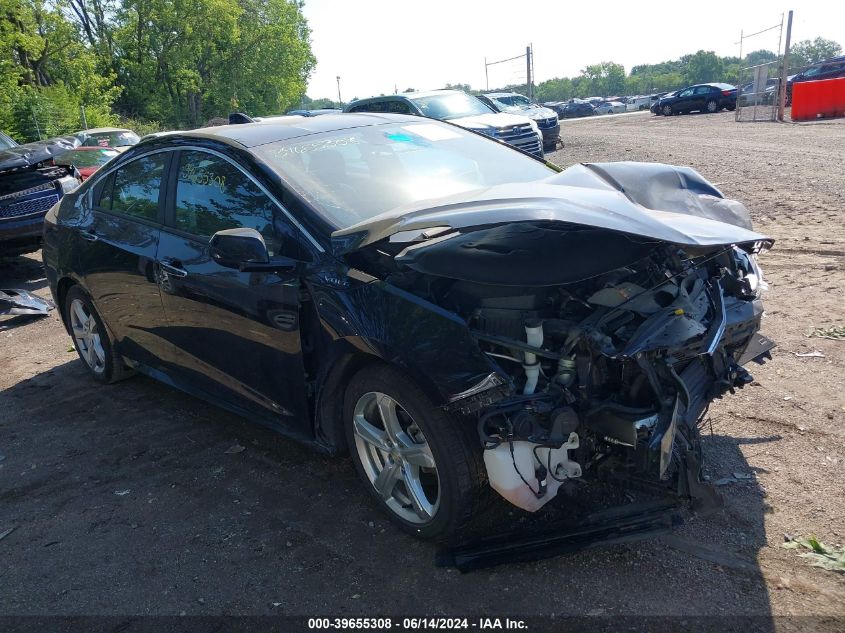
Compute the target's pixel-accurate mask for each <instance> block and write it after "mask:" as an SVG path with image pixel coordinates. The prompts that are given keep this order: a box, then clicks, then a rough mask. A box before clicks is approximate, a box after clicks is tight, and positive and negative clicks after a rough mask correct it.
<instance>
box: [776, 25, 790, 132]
mask: <svg viewBox="0 0 845 633" xmlns="http://www.w3.org/2000/svg"><path fill="white" fill-rule="evenodd" d="M791 43H792V11H790V12H789V17H788V18H787V20H786V46H785V47H784V49H783V68H782V69H781V75H780V90H778V121H783V114H784V111H785V110H786V81H787V77H788V76H789V45H790V44H791Z"/></svg>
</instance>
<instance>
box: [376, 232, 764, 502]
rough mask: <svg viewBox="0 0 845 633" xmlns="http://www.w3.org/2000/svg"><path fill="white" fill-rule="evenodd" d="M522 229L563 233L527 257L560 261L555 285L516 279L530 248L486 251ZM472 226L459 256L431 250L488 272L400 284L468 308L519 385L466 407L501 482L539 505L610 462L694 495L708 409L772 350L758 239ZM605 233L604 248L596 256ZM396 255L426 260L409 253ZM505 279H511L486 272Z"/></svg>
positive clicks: (491, 472)
mask: <svg viewBox="0 0 845 633" xmlns="http://www.w3.org/2000/svg"><path fill="white" fill-rule="evenodd" d="M514 227H516V228H514ZM514 231H516V232H517V233H519V235H520V236H521V237H522V238H525V237H526V236H530V235H532V234H536V235H533V236H532V237H531V242H532V243H534V244H537V243H542V242H544V241H545V240H550V239H552V238H554V239H555V240H556V242H557V248H554V249H552V248H551V244H545V245H544V246H545V247H547V248H544V249H543V250H542V252H532V253H530V256H531V257H532V259H533V260H534V261H535V262H539V263H541V264H542V263H543V260H544V258H545V259H549V260H551V259H555V258H556V259H558V260H559V261H557V262H551V261H550V262H548V263H549V264H556V265H555V266H554V267H553V268H548V269H546V270H539V271H537V273H536V274H532V275H531V277H532V278H533V279H537V280H538V281H539V282H541V283H542V282H546V283H549V282H553V283H552V284H551V285H536V286H521V285H514V282H515V281H516V278H517V276H518V275H519V273H514V272H513V271H514V269H515V268H518V267H519V266H518V265H519V259H520V256H519V254H515V253H512V252H505V253H503V252H502V251H498V252H497V251H496V250H495V249H493V250H491V249H490V248H489V245H490V244H491V243H494V242H495V241H496V239H495V237H496V236H498V237H499V238H502V239H501V240H500V242H501V243H504V242H505V241H506V242H508V243H509V244H511V245H514V244H516V246H515V247H513V249H512V250H515V251H519V250H520V249H519V241H520V240H515V239H514V236H513V235H512V233H513V232H514ZM479 233H481V234H479ZM484 233H487V234H488V235H484ZM491 233H492V234H493V235H492V236H491V235H490V234H491ZM506 233H511V234H510V235H504V234H506ZM550 233H551V235H550ZM602 233H605V234H604V235H602ZM462 238H466V240H471V241H468V242H467V243H469V244H471V246H469V247H465V248H460V249H457V250H456V249H454V248H451V249H450V252H451V253H452V259H453V260H454V261H444V259H447V258H444V257H438V256H437V255H434V254H432V253H430V252H429V253H427V254H426V257H427V258H432V260H433V261H436V262H438V265H442V266H444V272H445V270H446V269H448V268H449V267H451V270H453V271H455V272H453V273H452V274H453V275H456V276H457V275H461V276H476V277H481V278H482V279H483V281H484V282H485V283H481V282H478V281H469V280H466V279H454V278H447V277H441V276H439V275H438V276H436V277H434V276H432V275H430V274H422V273H416V272H408V271H407V270H405V271H404V272H402V271H401V270H396V272H395V273H394V274H393V275H391V276H390V277H389V281H390V282H391V283H393V284H395V285H397V286H400V287H404V288H405V289H407V290H410V291H412V292H414V293H415V294H418V295H422V296H424V297H425V298H427V299H429V300H431V301H432V302H434V303H436V304H437V305H440V306H441V307H443V308H446V309H448V310H450V311H453V312H455V313H456V314H459V315H461V316H462V317H463V318H464V319H465V320H466V323H467V326H468V327H469V328H470V329H471V332H472V334H473V336H474V338H475V339H476V340H477V342H478V345H479V346H480V347H481V349H482V350H484V352H485V353H486V354H487V355H489V356H490V358H491V359H493V361H494V362H495V363H496V364H497V365H498V366H499V367H500V368H501V370H502V373H503V374H505V375H507V376H508V377H509V378H510V380H511V382H512V384H513V391H514V393H513V395H510V396H508V397H503V398H502V399H500V400H498V401H497V402H495V403H494V404H492V405H489V406H482V404H480V403H474V402H473V401H472V399H468V400H466V401H463V402H461V403H460V408H461V410H462V412H463V413H464V414H467V415H473V416H477V419H478V432H479V436H480V438H481V441H482V444H483V446H484V449H485V452H484V459H485V464H486V466H487V471H488V477H489V480H490V484H491V485H492V486H493V488H494V489H496V490H497V491H498V492H499V493H500V494H501V495H502V496H503V497H504V498H505V499H507V500H508V501H510V502H511V503H513V504H514V505H516V506H518V507H520V508H523V509H525V510H529V511H535V510H538V509H539V508H541V507H542V506H543V505H545V504H546V503H547V502H548V501H549V500H551V499H552V498H554V496H555V495H556V493H557V490H558V488H559V487H560V485H561V484H562V483H563V482H564V481H566V480H567V479H573V478H579V477H582V476H585V475H592V474H595V473H597V471H598V470H599V469H607V468H612V469H615V470H616V471H619V470H620V469H621V470H623V471H625V472H626V473H628V474H630V475H631V476H635V477H644V478H648V479H651V480H653V481H663V482H667V483H668V484H670V485H671V486H672V487H673V488H675V489H676V490H678V491H679V492H681V493H682V494H686V495H689V494H691V490H690V488H694V487H695V485H696V484H697V483H698V482H697V477H698V471H697V469H696V470H695V472H690V469H689V467H688V463H687V462H688V460H689V459H692V460H693V463H694V464H695V465H698V464H700V455H699V453H700V446H699V442H698V431H697V423H698V422H699V420H700V418H701V416H702V413H703V412H704V411H705V410H706V407H707V405H708V403H709V402H710V401H711V400H712V399H713V398H716V397H718V396H720V395H721V394H722V393H724V392H725V391H729V390H733V389H734V388H739V387H742V386H744V385H745V384H747V383H748V382H750V381H751V376H750V374H749V373H748V371H747V370H746V369H744V368H743V367H742V364H743V363H745V362H747V361H748V360H750V359H751V358H752V357H757V356H760V355H761V354H765V353H766V352H767V351H768V349H769V348H770V347H771V345H770V344H767V343H765V342H764V343H763V344H762V346H761V343H760V341H759V340H754V335H755V333H756V332H757V330H758V329H759V325H760V318H761V315H762V304H761V301H760V293H761V291H762V290H763V288H764V287H765V282H764V281H763V279H762V275H761V273H760V269H759V267H758V265H757V261H756V258H757V254H756V252H754V251H755V249H756V248H758V247H759V245H747V246H746V248H745V249H743V248H740V247H737V246H719V247H716V248H713V247H697V248H691V247H686V248H682V247H679V246H676V245H671V244H665V243H661V242H655V241H649V240H645V239H639V238H637V239H634V238H631V237H628V236H622V235H619V234H607V233H606V232H601V231H593V230H590V229H581V228H578V227H569V228H568V229H563V228H561V227H559V226H558V227H548V226H542V225H524V224H520V225H510V226H507V227H497V228H495V229H488V230H485V231H480V232H479V231H476V232H474V233H472V234H469V235H462V236H459V237H456V238H454V239H455V240H460V239H462ZM602 241H604V242H605V246H606V249H607V250H603V251H600V252H601V256H598V254H597V253H596V252H595V248H596V244H597V243H601V242H602ZM567 242H569V243H570V246H571V248H567ZM453 244H454V243H453ZM562 245H563V248H561V246H562ZM578 245H587V246H588V247H589V248H590V249H591V250H593V251H594V252H593V253H592V256H590V254H589V253H587V252H579V249H578ZM436 248H437V247H436V246H435V247H434V249H436ZM474 249H475V250H482V252H484V253H488V252H494V253H497V255H498V257H497V258H491V259H489V260H488V261H485V262H482V263H479V262H478V261H477V260H478V259H485V258H484V256H483V255H482V256H481V257H480V258H478V257H476V256H474V255H473V254H472V253H471V251H472V250H474ZM543 253H545V255H544V254H543ZM503 254H506V255H507V257H502V255H503ZM462 258H466V260H467V261H464V262H462V261H460V260H461V259H462ZM394 259H395V261H396V262H397V263H400V264H401V263H403V262H406V263H419V261H420V259H421V258H417V257H415V258H413V259H412V258H411V256H410V255H409V254H408V249H406V250H405V253H404V254H397V255H395V256H394ZM469 260H472V262H473V265H472V266H469ZM496 260H498V264H497V263H496ZM565 260H570V261H571V262H572V264H571V265H566V261H565ZM608 265H610V268H609V269H608V268H607V267H608ZM476 266H477V268H475V267H476ZM523 271H524V269H523ZM438 272H440V271H439V270H438ZM468 272H469V274H467V273H468ZM509 272H510V275H511V276H510V277H509V276H508V275H509ZM519 276H521V278H522V279H524V278H525V274H524V272H522V273H521V275H519ZM496 277H497V278H499V279H503V280H505V281H506V282H510V284H507V283H502V284H499V285H495V284H491V283H486V282H488V281H491V280H492V279H493V278H496ZM481 402H483V401H481ZM691 477H695V478H696V481H694V482H690V481H689V478H691Z"/></svg>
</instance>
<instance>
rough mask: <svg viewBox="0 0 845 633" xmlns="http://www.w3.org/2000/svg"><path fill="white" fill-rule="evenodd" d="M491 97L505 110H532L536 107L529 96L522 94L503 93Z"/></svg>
mask: <svg viewBox="0 0 845 633" xmlns="http://www.w3.org/2000/svg"><path fill="white" fill-rule="evenodd" d="M491 99H493V101H495V102H496V105H498V106H499V107H501V108H502V109H503V110H530V109H531V108H534V107H536V106H535V105H534V104H533V103H531V101H530V100H529V99H528V98H527V97H523V96H522V95H503V96H501V97H491Z"/></svg>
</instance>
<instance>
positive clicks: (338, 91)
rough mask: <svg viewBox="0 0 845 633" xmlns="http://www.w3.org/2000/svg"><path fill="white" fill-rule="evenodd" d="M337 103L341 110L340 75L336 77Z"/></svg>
mask: <svg viewBox="0 0 845 633" xmlns="http://www.w3.org/2000/svg"><path fill="white" fill-rule="evenodd" d="M337 103H338V105H340V107H341V109H342V108H343V99H341V98H340V75H338V76H337Z"/></svg>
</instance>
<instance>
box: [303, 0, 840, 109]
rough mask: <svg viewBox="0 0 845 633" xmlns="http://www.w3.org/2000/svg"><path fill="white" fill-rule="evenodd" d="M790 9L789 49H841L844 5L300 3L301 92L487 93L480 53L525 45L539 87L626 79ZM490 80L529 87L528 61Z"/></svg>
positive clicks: (754, 44) (721, 43) (729, 49)
mask: <svg viewBox="0 0 845 633" xmlns="http://www.w3.org/2000/svg"><path fill="white" fill-rule="evenodd" d="M790 8H792V9H794V17H793V25H792V41H793V43H794V42H796V41H800V40H803V39H812V38H815V37H817V36H821V37H824V38H827V39H833V40H836V41H837V42H839V43H840V44H842V45H843V46H845V2H842V1H841V0H802V2H800V3H798V2H796V3H795V6H792V7H790V6H787V5H781V4H780V3H779V2H778V0H774V1H772V0H768V1H767V0H732V1H727V0H707V1H706V2H701V1H698V0H681V1H679V2H653V1H650V0H627V1H626V2H619V1H617V0H603V1H601V2H596V1H595V0H587V1H586V2H583V1H581V0H575V1H572V0H569V1H565V2H561V1H560V0H528V1H521V0H509V1H504V0H485V1H477V0H448V1H447V0H422V1H421V2H411V1H409V0H405V1H402V0H399V1H396V0H394V1H393V2H390V1H388V0H305V6H304V9H303V11H304V13H305V16H306V18H307V19H308V23H309V26H310V27H311V42H312V50H313V52H314V54H315V56H316V57H317V67H316V69H315V71H314V72H313V73H312V75H311V79H310V81H309V85H308V96H309V97H311V98H315V99H316V98H320V97H329V98H332V99H337V79H336V77H338V76H340V89H341V97H342V100H343V101H344V102H348V101H350V100H352V99H353V98H355V97H357V98H364V97H369V96H373V95H379V94H382V93H384V94H391V93H393V92H394V91H395V90H398V91H399V92H402V91H403V90H405V89H407V88H415V89H417V90H432V89H436V88H442V87H443V86H444V85H445V84H447V83H452V84H456V83H464V84H465V83H468V84H470V85H471V86H472V87H473V88H475V89H484V88H486V84H485V75H484V59H485V57H486V58H487V61H488V62H490V61H497V60H500V59H507V58H510V57H515V56H517V55H521V54H524V53H525V47H526V46H528V45H529V44H532V45H533V47H534V73H535V84H536V83H539V82H541V81H543V80H546V79H550V78H552V77H571V76H574V75H577V74H579V72H580V70H581V69H582V68H584V67H585V66H587V65H588V64H595V63H598V62H602V61H614V62H617V63H620V64H622V65H624V66H625V70H626V71H630V69H631V67H632V66H635V65H637V64H650V63H657V62H661V61H667V60H671V59H677V58H678V57H680V56H681V55H684V54H686V53H694V52H696V51H698V50H701V49H704V50H712V51H715V52H716V53H717V54H718V55H738V54H739V39H740V32H741V31H744V32H745V33H746V34H749V33H754V32H757V31H760V30H762V29H765V28H767V27H771V26H775V25H779V24H780V22H781V16H782V14H784V13H785V12H787V11H788V10H789V9H790ZM785 23H786V20H785V19H784V24H785ZM785 35H786V34H785V28H784V37H785ZM778 37H779V29H776V30H773V31H770V32H768V33H764V34H762V35H759V36H757V37H753V38H750V39H748V40H746V41H745V44H744V46H743V48H744V51H745V52H748V51H752V50H758V49H761V48H766V49H769V50H777V48H778ZM489 81H490V88H496V87H501V86H504V85H506V84H509V83H519V82H524V81H525V60H524V58H523V59H522V60H520V61H514V62H509V63H503V64H497V65H494V66H490V67H489Z"/></svg>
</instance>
